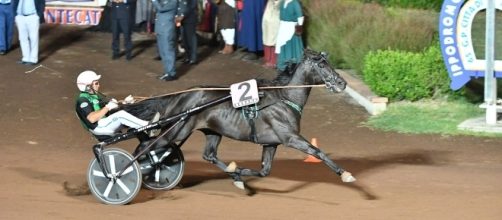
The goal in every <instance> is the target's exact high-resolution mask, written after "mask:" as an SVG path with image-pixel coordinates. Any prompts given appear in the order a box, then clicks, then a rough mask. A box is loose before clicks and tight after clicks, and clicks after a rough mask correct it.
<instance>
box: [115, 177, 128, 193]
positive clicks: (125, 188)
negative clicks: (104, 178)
mask: <svg viewBox="0 0 502 220" xmlns="http://www.w3.org/2000/svg"><path fill="white" fill-rule="evenodd" d="M117 184H119V186H120V188H121V189H122V190H124V192H125V193H126V194H127V195H129V193H131V190H129V188H127V186H126V185H125V184H124V182H122V180H120V179H117Z"/></svg>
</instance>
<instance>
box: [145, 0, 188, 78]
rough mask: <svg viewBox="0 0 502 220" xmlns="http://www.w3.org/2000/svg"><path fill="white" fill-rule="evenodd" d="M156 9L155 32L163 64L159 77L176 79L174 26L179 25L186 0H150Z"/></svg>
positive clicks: (183, 13) (183, 15) (183, 14)
mask: <svg viewBox="0 0 502 220" xmlns="http://www.w3.org/2000/svg"><path fill="white" fill-rule="evenodd" d="M152 3H153V7H155V9H156V10H157V14H156V17H155V34H157V46H158V49H159V54H160V58H161V59H162V64H163V66H164V75H162V76H161V77H160V78H159V79H160V80H164V81H172V80H176V66H175V61H176V39H177V37H176V26H178V25H181V22H182V21H183V19H184V17H185V11H186V7H187V3H186V0H152Z"/></svg>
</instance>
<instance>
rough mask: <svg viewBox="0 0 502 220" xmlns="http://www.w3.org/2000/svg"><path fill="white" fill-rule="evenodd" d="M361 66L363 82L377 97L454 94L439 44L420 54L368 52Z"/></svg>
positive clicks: (414, 97) (405, 98) (413, 98)
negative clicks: (362, 67)
mask: <svg viewBox="0 0 502 220" xmlns="http://www.w3.org/2000/svg"><path fill="white" fill-rule="evenodd" d="M364 63H365V65H364V70H363V75H364V81H365V82H366V83H367V84H368V86H369V87H370V88H371V89H372V91H374V92H375V93H376V94H378V95H380V96H385V97H388V98H389V99H391V100H409V101H416V100H419V99H423V98H431V97H436V96H441V95H448V94H455V93H454V92H452V91H451V90H450V88H449V78H448V73H447V72H446V69H445V68H444V63H443V60H442V56H441V51H440V49H439V45H434V46H431V47H429V48H427V49H426V50H424V51H423V52H420V53H413V52H405V51H396V50H378V51H376V52H370V53H369V54H368V55H367V56H366V58H365V60H364Z"/></svg>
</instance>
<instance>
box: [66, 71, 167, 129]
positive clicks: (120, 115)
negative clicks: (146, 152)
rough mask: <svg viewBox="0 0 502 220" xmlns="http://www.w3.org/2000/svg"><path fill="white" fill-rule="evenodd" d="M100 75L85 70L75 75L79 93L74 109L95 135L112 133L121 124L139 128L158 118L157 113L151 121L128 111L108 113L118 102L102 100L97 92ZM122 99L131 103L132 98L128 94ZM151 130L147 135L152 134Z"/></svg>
mask: <svg viewBox="0 0 502 220" xmlns="http://www.w3.org/2000/svg"><path fill="white" fill-rule="evenodd" d="M100 78H101V75H98V74H96V73H95V72H94V71H90V70H86V71H84V72H82V73H80V74H79V75H78V77H77V87H78V89H79V90H80V94H79V96H78V98H77V102H76V105H75V110H76V112H77V115H78V117H79V118H80V120H81V121H82V122H83V125H84V126H85V127H86V128H87V129H89V131H91V132H92V133H93V134H95V135H114V134H116V133H117V131H118V130H119V129H120V128H121V126H122V125H124V126H127V127H130V128H139V127H143V126H146V125H148V124H149V123H155V122H157V121H158V120H159V117H160V114H159V113H157V114H155V116H154V117H153V119H152V120H151V122H148V121H145V120H141V119H139V118H137V117H136V116H134V115H131V114H130V113H128V112H126V111H124V110H119V111H117V112H114V113H112V114H110V111H111V110H113V109H115V108H117V107H118V102H117V100H115V99H111V100H110V101H109V102H108V103H106V104H105V103H104V102H103V97H102V96H100V94H99V92H98V91H99V79H100ZM124 101H126V102H129V103H132V102H133V101H134V99H133V98H132V96H128V97H127V98H126V99H125V100H124ZM154 135H155V132H154V131H153V130H151V131H150V132H149V136H154Z"/></svg>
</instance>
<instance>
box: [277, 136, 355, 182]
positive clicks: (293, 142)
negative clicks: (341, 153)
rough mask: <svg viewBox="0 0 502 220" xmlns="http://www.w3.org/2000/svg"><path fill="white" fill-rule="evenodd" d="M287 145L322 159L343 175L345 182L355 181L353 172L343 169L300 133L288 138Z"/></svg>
mask: <svg viewBox="0 0 502 220" xmlns="http://www.w3.org/2000/svg"><path fill="white" fill-rule="evenodd" d="M284 145H286V146H289V147H292V148H294V149H297V150H299V151H302V152H304V153H306V154H309V155H312V156H314V157H316V158H318V159H321V160H322V161H323V162H324V163H325V164H326V165H327V166H328V167H329V168H331V169H332V170H333V171H335V173H336V174H338V175H339V176H341V178H342V181H343V182H354V181H356V178H354V177H353V176H352V174H351V173H349V172H347V171H345V170H344V169H342V168H341V167H340V166H339V165H337V164H336V163H335V162H333V161H332V160H331V159H329V157H328V156H327V155H326V154H325V153H324V152H322V151H321V150H320V149H319V148H317V147H315V146H314V145H312V144H310V143H309V142H308V141H307V140H305V138H303V137H302V136H300V135H294V136H291V137H289V138H288V141H287V142H286V143H285V144H284Z"/></svg>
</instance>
